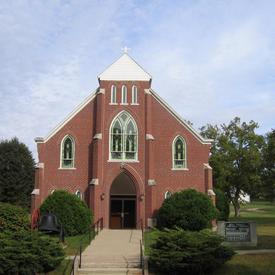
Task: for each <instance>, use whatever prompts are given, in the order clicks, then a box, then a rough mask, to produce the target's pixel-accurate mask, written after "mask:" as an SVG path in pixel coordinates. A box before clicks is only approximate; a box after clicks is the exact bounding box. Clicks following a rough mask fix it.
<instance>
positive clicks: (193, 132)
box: [149, 89, 213, 144]
mask: <svg viewBox="0 0 275 275" xmlns="http://www.w3.org/2000/svg"><path fill="white" fill-rule="evenodd" d="M149 91H150V93H151V94H152V96H153V97H154V98H155V99H156V100H157V101H158V102H159V103H160V104H161V105H162V106H163V107H164V108H165V109H166V110H167V111H168V112H169V113H170V114H171V115H172V116H173V117H174V118H176V119H177V121H179V122H180V124H181V125H183V126H184V127H185V128H187V129H188V130H189V131H190V132H191V133H192V134H193V135H194V136H195V137H196V138H197V139H198V140H199V141H200V142H201V143H203V144H212V142H213V139H206V138H204V137H203V136H201V135H200V134H199V133H198V131H196V130H195V129H194V128H193V127H192V126H191V125H190V124H189V123H188V122H187V121H186V120H185V119H183V118H182V117H181V116H180V115H179V114H178V113H177V112H176V111H175V110H174V109H173V108H172V107H171V106H169V105H168V103H167V102H165V101H164V99H162V98H161V97H160V96H159V95H158V94H157V93H156V92H155V91H154V90H153V89H149Z"/></svg>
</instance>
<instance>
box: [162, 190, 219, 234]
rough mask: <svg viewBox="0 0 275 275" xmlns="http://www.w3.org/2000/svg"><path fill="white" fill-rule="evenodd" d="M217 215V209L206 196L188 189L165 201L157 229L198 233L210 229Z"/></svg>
mask: <svg viewBox="0 0 275 275" xmlns="http://www.w3.org/2000/svg"><path fill="white" fill-rule="evenodd" d="M217 214H218V211H217V209H216V208H215V207H214V205H213V203H212V201H211V200H210V198H209V197H208V196H207V195H206V194H203V193H201V192H198V191H196V190H193V189H187V190H184V191H181V192H177V193H174V194H172V195H171V197H169V198H167V199H165V200H164V202H163V204H162V206H161V207H160V209H159V211H158V214H157V227H158V228H159V229H163V228H173V227H180V228H182V229H185V230H191V231H198V230H201V229H204V228H207V227H210V226H211V221H212V220H213V219H215V218H216V217H217Z"/></svg>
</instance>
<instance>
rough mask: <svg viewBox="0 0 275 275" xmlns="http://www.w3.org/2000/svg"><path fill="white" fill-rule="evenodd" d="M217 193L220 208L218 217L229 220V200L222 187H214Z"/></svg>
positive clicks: (218, 207)
mask: <svg viewBox="0 0 275 275" xmlns="http://www.w3.org/2000/svg"><path fill="white" fill-rule="evenodd" d="M214 192H215V194H216V208H217V209H218V211H219V213H218V217H217V219H218V220H219V221H228V218H229V214H230V207H229V201H228V199H227V197H226V195H225V194H224V192H223V191H222V190H220V189H216V188H215V189H214Z"/></svg>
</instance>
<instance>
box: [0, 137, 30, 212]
mask: <svg viewBox="0 0 275 275" xmlns="http://www.w3.org/2000/svg"><path fill="white" fill-rule="evenodd" d="M34 165H35V163H34V159H33V158H32V154H31V152H30V151H29V149H28V148H27V146H26V145H25V144H23V143H21V142H19V141H18V139H17V138H13V139H11V140H3V141H1V142H0V201H1V202H8V203H12V204H15V205H20V206H22V207H26V208H29V207H30V204H31V192H32V190H33V187H34V169H35V168H34Z"/></svg>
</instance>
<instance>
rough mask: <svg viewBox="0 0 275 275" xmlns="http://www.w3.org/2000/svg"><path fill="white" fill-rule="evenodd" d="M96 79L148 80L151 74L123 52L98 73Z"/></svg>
mask: <svg viewBox="0 0 275 275" xmlns="http://www.w3.org/2000/svg"><path fill="white" fill-rule="evenodd" d="M98 79H99V80H117V81H150V80H151V79H152V76H151V75H150V74H149V73H147V72H146V71H145V70H144V69H143V68H142V67H141V66H140V65H139V64H138V63H137V62H136V61H135V60H134V59H133V58H132V57H131V56H129V55H128V54H127V53H124V54H123V55H121V56H120V57H119V58H118V59H117V60H116V61H115V62H113V63H112V64H111V65H110V66H108V67H107V68H106V69H105V70H104V71H103V72H102V73H101V74H99V75H98Z"/></svg>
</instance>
